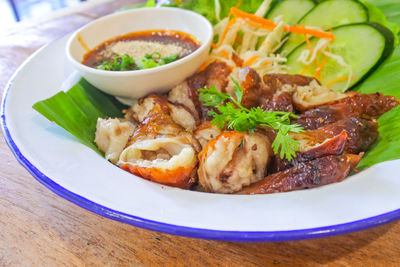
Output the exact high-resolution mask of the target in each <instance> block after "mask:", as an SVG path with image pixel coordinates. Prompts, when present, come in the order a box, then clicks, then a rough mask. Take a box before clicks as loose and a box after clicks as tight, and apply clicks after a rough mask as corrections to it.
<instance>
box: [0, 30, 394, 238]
mask: <svg viewBox="0 0 400 267" xmlns="http://www.w3.org/2000/svg"><path fill="white" fill-rule="evenodd" d="M67 38H68V36H66V37H64V38H62V39H60V40H58V41H56V42H54V43H52V44H50V45H48V46H46V47H45V48H43V49H41V50H40V51H39V52H37V53H36V54H34V55H33V56H32V57H31V58H29V59H28V60H27V61H26V62H25V64H23V66H22V67H21V68H20V69H19V70H18V72H17V73H16V74H15V75H14V77H13V78H12V80H11V81H10V83H9V84H8V86H7V88H6V91H5V94H4V98H3V102H2V113H1V123H2V128H3V132H4V136H5V138H6V141H7V142H8V144H9V146H10V148H11V150H12V151H13V152H14V154H15V156H16V157H17V159H18V160H19V161H20V163H21V164H22V165H23V166H24V167H25V168H27V169H28V170H29V171H30V172H31V173H32V175H33V176H34V177H35V178H36V179H38V180H39V181H40V182H41V183H42V184H44V185H45V186H46V187H48V188H49V189H50V190H52V191H54V192H55V193H57V194H58V195H60V196H62V197H64V198H66V199H68V200H70V201H72V202H73V203H75V204H77V205H79V206H81V207H83V208H86V209H88V210H90V211H93V212H95V213H97V214H100V215H102V216H105V217H108V218H111V219H114V220H118V221H122V222H125V223H129V224H132V225H134V226H138V227H143V228H147V229H151V230H155V231H160V232H165V233H170V234H176V235H184V236H190V237H199V238H207V239H219V240H236V241H283V240H297V239H306V238H315V237H322V236H329V235H336V234H342V233H348V232H352V231H357V230H362V229H365V228H369V227H373V226H376V225H379V224H382V223H386V222H389V221H393V220H395V219H399V218H400V160H396V161H390V162H386V163H383V164H379V165H376V166H374V167H372V168H370V169H367V170H366V171H363V172H361V173H359V174H357V175H354V176H351V177H349V178H347V179H346V180H345V181H343V182H341V183H336V184H331V185H327V186H323V187H320V188H316V189H311V190H303V191H296V192H289V193H278V194H271V195H256V196H236V195H219V194H208V193H199V192H192V191H186V190H181V189H176V188H171V187H166V186H161V185H158V184H155V183H152V182H149V181H146V180H144V179H141V178H139V177H136V176H134V175H131V174H129V173H127V172H125V171H123V170H121V169H119V168H118V167H116V166H114V165H112V164H111V163H108V162H107V161H106V160H105V159H103V158H102V157H100V156H99V155H98V154H96V153H95V152H94V151H92V150H91V149H89V148H87V147H86V146H84V145H82V144H81V143H79V142H78V141H77V140H76V139H75V138H74V137H72V136H71V135H70V134H69V133H67V132H66V131H65V130H63V129H62V128H60V127H58V126H57V125H55V124H53V123H51V122H49V121H48V120H47V119H46V118H44V117H43V116H42V115H40V114H39V113H37V112H36V111H35V110H33V109H32V105H33V104H34V103H35V102H37V101H40V100H43V99H45V98H48V97H50V96H52V95H54V94H55V93H57V92H58V91H60V90H61V88H62V84H63V83H64V81H65V80H66V79H67V77H69V76H70V75H71V74H72V68H71V67H70V66H69V65H68V64H67V61H66V59H65V58H64V50H65V45H66V40H67Z"/></svg>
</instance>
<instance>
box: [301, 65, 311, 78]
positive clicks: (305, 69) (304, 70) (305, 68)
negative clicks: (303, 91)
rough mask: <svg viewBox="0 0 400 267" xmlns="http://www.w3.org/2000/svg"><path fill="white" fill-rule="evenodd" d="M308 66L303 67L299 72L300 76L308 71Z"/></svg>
mask: <svg viewBox="0 0 400 267" xmlns="http://www.w3.org/2000/svg"><path fill="white" fill-rule="evenodd" d="M310 65H311V64H310ZM310 65H307V66H305V67H304V68H303V69H302V70H301V72H300V75H303V74H304V73H306V71H307V70H308V68H309V67H310Z"/></svg>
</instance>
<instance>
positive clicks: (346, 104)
mask: <svg viewBox="0 0 400 267" xmlns="http://www.w3.org/2000/svg"><path fill="white" fill-rule="evenodd" d="M398 104H399V100H398V99H397V98H395V97H393V96H384V95H383V94H381V93H375V94H368V95H367V94H358V93H354V94H353V95H352V96H349V97H346V98H343V99H340V100H337V101H334V102H333V103H330V104H324V105H322V106H319V107H316V108H314V109H310V110H308V111H306V112H304V113H302V114H300V115H299V117H298V119H297V120H296V121H295V122H296V123H298V124H300V125H301V126H303V127H304V128H305V129H318V128H319V127H322V126H324V125H328V124H331V123H334V122H336V121H339V120H341V119H344V118H349V117H356V118H365V119H370V118H378V117H379V116H381V115H382V114H384V113H386V112H388V111H389V110H391V109H392V108H394V107H396V106H397V105H398Z"/></svg>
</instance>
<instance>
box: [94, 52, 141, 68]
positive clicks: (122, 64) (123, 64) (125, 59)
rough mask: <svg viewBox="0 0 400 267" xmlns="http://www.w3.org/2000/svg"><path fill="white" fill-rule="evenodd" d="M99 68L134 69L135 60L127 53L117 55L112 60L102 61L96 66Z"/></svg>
mask: <svg viewBox="0 0 400 267" xmlns="http://www.w3.org/2000/svg"><path fill="white" fill-rule="evenodd" d="M97 68H98V69H100V70H113V71H128V70H135V69H136V65H135V60H134V59H133V58H131V57H130V56H128V55H123V56H117V57H116V58H115V59H114V62H112V63H111V62H109V61H104V62H103V63H101V65H100V66H98V67H97Z"/></svg>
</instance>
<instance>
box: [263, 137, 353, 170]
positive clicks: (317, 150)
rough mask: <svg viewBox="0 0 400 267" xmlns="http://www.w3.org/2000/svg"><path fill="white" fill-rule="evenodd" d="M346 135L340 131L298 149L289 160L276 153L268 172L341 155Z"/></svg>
mask: <svg viewBox="0 0 400 267" xmlns="http://www.w3.org/2000/svg"><path fill="white" fill-rule="evenodd" d="M347 137H348V135H347V133H346V132H345V131H342V132H341V133H340V134H338V135H336V136H334V137H332V138H329V139H327V140H325V141H324V142H323V143H321V144H318V145H316V146H314V147H311V148H308V149H307V150H303V151H298V152H297V153H296V157H295V158H294V159H293V160H291V161H288V160H286V159H281V158H280V157H279V156H278V155H274V158H273V162H272V164H271V167H270V169H269V171H270V173H275V172H279V171H283V170H286V169H289V168H292V167H293V166H295V165H296V164H298V163H300V162H306V161H310V160H314V159H317V158H321V157H325V156H330V155H336V156H338V155H341V154H342V153H343V151H344V148H345V145H346V141H347Z"/></svg>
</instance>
